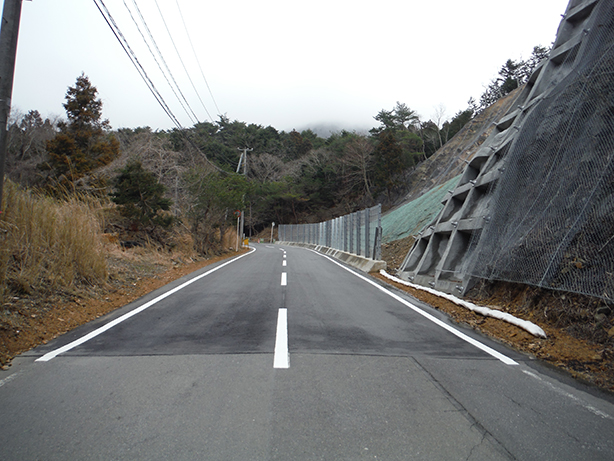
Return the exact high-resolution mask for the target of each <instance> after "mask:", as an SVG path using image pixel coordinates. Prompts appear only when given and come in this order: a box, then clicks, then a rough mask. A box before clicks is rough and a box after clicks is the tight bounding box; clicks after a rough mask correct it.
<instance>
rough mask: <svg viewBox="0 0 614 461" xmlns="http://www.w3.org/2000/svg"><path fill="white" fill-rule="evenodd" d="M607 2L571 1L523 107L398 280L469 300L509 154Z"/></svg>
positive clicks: (465, 178) (508, 117)
mask: <svg viewBox="0 0 614 461" xmlns="http://www.w3.org/2000/svg"><path fill="white" fill-rule="evenodd" d="M600 1H607V0H571V1H570V2H569V4H568V5H567V9H566V12H565V14H564V15H563V19H562V21H561V23H560V25H559V28H558V31H557V36H556V40H555V43H554V46H553V49H552V51H551V52H550V54H549V55H548V58H547V59H545V60H544V61H542V62H541V63H540V64H539V66H538V67H537V68H536V69H535V71H534V72H533V74H532V75H531V77H530V78H529V81H528V82H527V84H526V85H525V87H524V88H523V89H522V92H521V94H520V95H519V97H518V100H517V101H518V105H517V107H514V108H513V109H510V110H509V111H508V112H507V113H506V114H505V115H504V116H503V117H502V118H501V119H500V120H499V121H498V122H496V123H495V130H494V131H493V132H492V134H491V135H490V136H489V137H488V139H487V140H486V141H485V142H484V143H483V144H482V146H481V147H480V149H479V150H478V151H477V153H476V155H475V156H474V157H473V159H472V160H471V161H470V162H469V163H468V165H467V167H466V168H465V171H464V173H463V175H462V177H461V180H460V181H459V183H458V185H457V187H456V188H455V189H454V190H453V191H449V193H448V194H447V195H446V197H445V199H444V201H443V204H444V208H443V210H442V211H441V213H440V214H439V215H438V216H437V217H436V218H435V220H434V221H433V222H432V224H431V225H430V226H429V227H428V228H427V229H425V230H424V231H423V232H422V233H421V234H420V235H418V238H417V240H416V242H415V243H414V246H413V247H412V249H411V250H410V252H409V253H408V255H407V256H406V258H405V260H404V262H403V264H402V265H401V267H400V268H399V271H398V275H399V276H400V277H401V278H403V279H405V280H408V281H411V282H413V283H417V284H420V285H423V286H430V287H434V288H435V289H437V290H440V291H444V292H447V293H457V294H458V293H460V294H464V293H465V292H466V291H467V290H468V289H469V288H471V286H472V285H473V283H474V280H473V279H472V278H471V276H470V275H469V274H468V273H467V269H468V265H469V262H470V261H471V256H472V248H473V245H470V244H472V242H476V240H477V239H479V237H480V233H481V231H482V229H483V227H484V224H485V223H486V222H488V220H489V219H490V207H491V198H492V191H493V186H495V185H496V183H497V181H498V180H499V178H500V177H501V174H502V173H503V172H504V171H505V164H506V154H507V153H508V151H509V149H510V146H511V145H512V144H513V142H514V140H515V139H516V138H517V135H518V133H520V132H521V131H522V129H523V123H524V121H525V119H526V118H527V115H528V114H530V113H531V111H532V110H533V109H534V108H535V106H536V105H537V104H538V103H539V102H540V101H541V100H542V99H543V98H545V97H546V96H547V95H548V94H549V93H550V91H551V90H552V89H553V88H554V87H555V86H556V85H557V84H558V82H560V81H561V80H563V79H564V78H565V77H566V76H567V75H568V74H569V73H570V72H572V71H573V69H574V65H575V63H576V62H577V61H578V58H579V57H580V56H581V55H582V53H583V51H584V50H583V46H582V45H583V43H585V42H586V40H585V39H586V37H587V36H588V35H589V34H590V33H591V26H592V24H593V23H594V22H595V20H596V18H595V14H594V12H595V6H596V5H597V4H599V2H600Z"/></svg>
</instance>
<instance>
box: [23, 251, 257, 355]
mask: <svg viewBox="0 0 614 461" xmlns="http://www.w3.org/2000/svg"><path fill="white" fill-rule="evenodd" d="M251 248H252V250H251V251H250V252H249V253H245V254H242V255H241V256H238V257H236V258H234V259H231V260H230V261H226V262H225V263H223V264H220V265H219V266H216V267H214V268H213V269H211V270H208V271H207V272H205V273H203V274H200V275H199V276H197V277H194V278H193V279H191V280H188V281H187V282H184V283H182V284H181V285H179V286H178V287H175V288H173V289H172V290H169V291H167V292H166V293H164V294H161V295H160V296H158V297H157V298H155V299H152V300H151V301H149V302H147V303H145V304H143V305H142V306H140V307H137V308H136V309H134V310H132V311H130V312H128V313H126V314H124V315H122V316H121V317H118V318H116V319H115V320H112V321H111V322H109V323H107V324H106V325H103V326H101V327H100V328H97V329H96V330H94V331H92V332H90V333H88V334H87V335H85V336H82V337H81V338H79V339H77V340H75V341H73V342H71V343H68V344H66V345H65V346H62V347H60V348H59V349H56V350H54V351H51V352H48V353H47V354H45V355H43V356H42V357H39V358H37V359H36V360H35V362H48V361H49V360H51V359H53V358H55V357H57V356H58V355H60V354H63V353H64V352H67V351H69V350H71V349H74V348H75V347H77V346H80V345H81V344H83V343H85V342H87V341H89V340H90V339H92V338H95V337H96V336H98V335H100V334H102V333H104V332H105V331H107V330H110V329H111V328H113V327H114V326H116V325H118V324H120V323H122V322H123V321H124V320H128V319H129V318H130V317H133V316H135V315H136V314H138V313H140V312H143V311H144V310H145V309H147V308H149V307H151V306H153V305H154V304H156V303H158V302H160V301H162V300H163V299H164V298H167V297H169V296H170V295H172V294H174V293H177V292H178V291H179V290H182V289H184V288H185V287H187V286H188V285H191V284H192V283H194V282H196V281H198V280H200V279H202V278H203V277H206V276H207V275H209V274H211V273H213V272H215V271H217V270H218V269H221V268H222V267H224V266H227V265H228V264H230V263H233V262H235V261H238V260H239V259H241V258H243V257H245V256H247V255H250V254H252V253H253V252H254V251H256V249H255V248H253V247H251Z"/></svg>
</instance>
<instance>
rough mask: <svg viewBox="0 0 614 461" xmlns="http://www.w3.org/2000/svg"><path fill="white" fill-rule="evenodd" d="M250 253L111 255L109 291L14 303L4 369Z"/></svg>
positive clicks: (0, 356) (3, 347) (0, 363)
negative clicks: (156, 293)
mask: <svg viewBox="0 0 614 461" xmlns="http://www.w3.org/2000/svg"><path fill="white" fill-rule="evenodd" d="M246 251H247V250H240V251H239V252H235V251H231V252H228V253H226V254H224V255H222V256H217V257H214V258H210V259H201V260H192V259H185V260H184V259H182V258H180V257H166V258H164V257H162V256H161V255H160V254H159V253H157V252H149V253H147V252H143V251H142V250H140V249H137V250H134V251H131V250H126V251H124V252H123V253H124V254H123V255H121V256H120V255H118V254H117V253H115V255H113V254H111V255H110V257H109V260H108V264H109V272H110V275H109V282H108V284H107V286H106V287H98V288H92V289H89V290H85V291H84V290H78V291H77V290H75V291H74V292H63V293H55V294H53V295H51V296H47V297H44V296H40V295H39V296H36V295H34V296H29V297H27V298H16V297H15V298H13V299H12V300H11V302H10V304H11V306H10V309H11V312H12V313H13V314H14V318H13V320H12V326H13V327H12V328H9V329H7V328H3V329H0V368H1V369H5V370H6V369H8V367H9V366H10V361H11V359H12V358H13V357H14V356H16V355H18V354H20V353H22V352H26V351H28V350H30V349H32V348H34V347H36V346H38V345H40V344H46V343H47V342H49V341H50V340H52V339H53V338H56V337H57V336H60V335H62V334H64V333H66V332H67V331H70V330H71V329H73V328H75V327H77V326H79V325H82V324H84V323H87V322H89V321H90V320H93V319H96V318H98V317H100V316H102V315H105V314H108V313H109V312H111V311H113V310H115V309H117V308H119V307H121V306H125V305H126V304H128V303H131V302H132V301H135V300H137V299H138V298H140V297H141V296H144V295H146V294H147V293H150V292H151V291H153V290H156V289H158V288H160V287H162V286H164V285H166V284H167V283H170V282H172V281H174V280H177V279H178V278H181V277H183V276H184V275H187V274H190V273H191V272H194V271H196V270H198V269H201V268H203V267H205V266H208V265H210V264H213V263H216V262H218V261H221V260H223V259H227V258H230V257H233V256H236V255H239V254H241V253H245V252H246Z"/></svg>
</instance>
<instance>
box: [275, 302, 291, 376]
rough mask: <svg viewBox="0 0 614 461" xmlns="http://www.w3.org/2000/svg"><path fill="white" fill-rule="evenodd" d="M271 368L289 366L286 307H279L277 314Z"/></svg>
mask: <svg viewBox="0 0 614 461" xmlns="http://www.w3.org/2000/svg"><path fill="white" fill-rule="evenodd" d="M273 368H290V354H289V353H288V309H285V308H282V309H279V313H278V314H277V334H276V337H275V354H274V355H273Z"/></svg>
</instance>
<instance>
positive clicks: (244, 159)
mask: <svg viewBox="0 0 614 461" xmlns="http://www.w3.org/2000/svg"><path fill="white" fill-rule="evenodd" d="M237 149H239V150H242V151H243V153H241V158H239V165H238V166H237V173H238V172H239V171H240V170H241V161H243V176H245V177H247V153H248V152H251V151H253V150H254V149H248V148H247V147H244V148H243V149H241V148H240V147H237ZM244 209H245V195H243V209H242V210H241V234H240V235H241V246H243V240H245V238H244V236H243V234H244V232H245V231H244V227H245V211H244Z"/></svg>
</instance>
